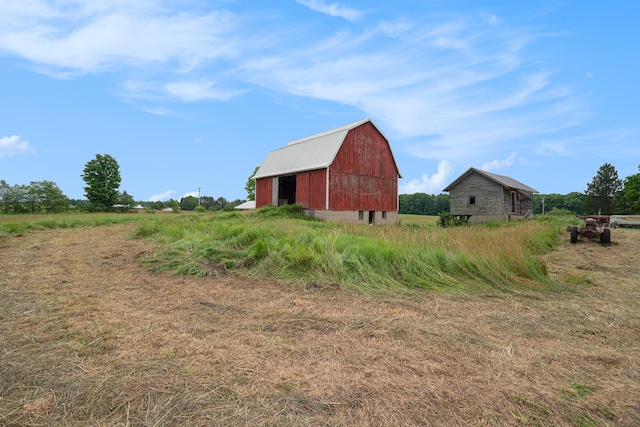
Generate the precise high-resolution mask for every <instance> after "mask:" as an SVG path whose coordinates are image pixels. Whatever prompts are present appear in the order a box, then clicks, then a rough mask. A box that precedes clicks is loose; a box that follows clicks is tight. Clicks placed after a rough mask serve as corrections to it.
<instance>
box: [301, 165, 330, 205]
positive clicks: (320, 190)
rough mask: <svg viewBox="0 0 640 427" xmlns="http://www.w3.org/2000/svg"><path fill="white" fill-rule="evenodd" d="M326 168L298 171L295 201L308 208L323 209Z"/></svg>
mask: <svg viewBox="0 0 640 427" xmlns="http://www.w3.org/2000/svg"><path fill="white" fill-rule="evenodd" d="M326 176H327V171H326V169H318V170H314V171H308V172H300V173H298V176H297V179H296V203H297V204H298V205H300V206H303V207H305V208H309V209H324V208H325V201H326V187H327V181H326Z"/></svg>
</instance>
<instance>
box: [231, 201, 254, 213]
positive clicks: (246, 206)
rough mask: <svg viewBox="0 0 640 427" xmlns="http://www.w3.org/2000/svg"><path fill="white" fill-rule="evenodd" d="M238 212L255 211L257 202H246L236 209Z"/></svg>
mask: <svg viewBox="0 0 640 427" xmlns="http://www.w3.org/2000/svg"><path fill="white" fill-rule="evenodd" d="M235 208H236V209H237V210H239V211H248V210H253V209H255V208H256V201H255V200H249V201H247V202H244V203H242V204H239V205H238V206H236V207H235Z"/></svg>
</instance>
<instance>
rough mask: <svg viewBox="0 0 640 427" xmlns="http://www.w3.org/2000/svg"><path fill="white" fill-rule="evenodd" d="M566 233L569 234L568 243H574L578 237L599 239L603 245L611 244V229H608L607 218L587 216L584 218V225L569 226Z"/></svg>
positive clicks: (604, 216) (605, 216) (603, 216)
mask: <svg viewBox="0 0 640 427" xmlns="http://www.w3.org/2000/svg"><path fill="white" fill-rule="evenodd" d="M567 231H568V232H569V233H571V238H570V240H569V241H570V242H571V243H576V242H577V241H578V237H583V238H587V239H589V240H591V239H600V242H601V243H602V244H603V245H610V244H611V229H610V228H609V216H607V215H588V216H585V217H584V225H578V226H575V225H570V226H568V227H567Z"/></svg>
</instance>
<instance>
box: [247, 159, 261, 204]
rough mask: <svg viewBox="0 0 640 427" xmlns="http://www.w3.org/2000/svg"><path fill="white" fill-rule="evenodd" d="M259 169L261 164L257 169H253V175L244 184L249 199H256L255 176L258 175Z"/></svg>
mask: <svg viewBox="0 0 640 427" xmlns="http://www.w3.org/2000/svg"><path fill="white" fill-rule="evenodd" d="M258 169H260V166H256V167H255V169H254V170H253V173H252V174H251V176H250V177H249V179H248V180H247V183H246V184H245V186H244V189H245V190H246V192H247V200H255V199H256V180H255V179H253V177H254V176H256V172H258Z"/></svg>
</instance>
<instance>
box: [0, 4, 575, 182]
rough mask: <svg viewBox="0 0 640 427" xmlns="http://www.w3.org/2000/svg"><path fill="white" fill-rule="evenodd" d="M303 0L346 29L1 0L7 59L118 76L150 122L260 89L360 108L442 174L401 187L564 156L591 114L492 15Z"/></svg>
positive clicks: (68, 73) (45, 68)
mask: <svg viewBox="0 0 640 427" xmlns="http://www.w3.org/2000/svg"><path fill="white" fill-rule="evenodd" d="M295 1H296V2H297V3H298V4H300V5H303V6H304V7H307V8H309V9H311V10H314V11H317V12H319V13H323V14H326V15H329V16H334V17H340V18H344V19H346V20H349V21H350V22H348V23H345V22H344V21H338V20H336V23H337V25H340V23H343V25H344V26H343V27H342V28H337V29H335V30H334V31H332V32H328V33H325V32H322V33H318V32H316V30H317V28H316V29H313V28H307V27H306V26H304V25H301V24H300V23H299V22H296V21H295V18H290V17H285V18H284V20H285V21H284V22H290V23H291V25H292V26H295V32H296V35H297V37H291V31H292V30H290V28H286V29H285V28H284V26H282V25H274V26H272V27H270V28H269V32H268V36H265V33H266V32H265V31H262V30H261V29H260V27H259V26H256V25H246V24H247V22H253V21H251V20H252V19H253V20H254V21H255V22H258V21H260V22H263V21H264V22H271V23H273V22H276V21H275V20H277V19H280V18H273V16H275V14H271V13H264V14H262V13H261V12H252V13H253V15H251V16H249V14H246V15H245V14H243V13H244V12H242V13H241V12H238V13H233V12H230V11H228V10H222V9H217V8H215V7H211V6H203V4H202V3H199V2H196V3H198V6H194V4H195V3H191V2H188V3H189V6H184V2H173V1H171V0H139V1H135V2H131V1H126V0H109V1H104V2H95V1H90V0H72V1H69V0H65V1H62V0H60V1H53V2H52V1H45V0H28V1H23V2H4V3H2V4H1V5H0V54H1V55H3V56H7V55H8V56H12V57H14V58H20V59H21V60H22V61H24V62H25V63H26V64H28V65H30V66H32V67H34V68H35V67H37V68H38V70H39V71H41V72H44V73H47V74H49V75H52V76H56V77H73V76H76V75H83V74H90V73H105V72H108V73H113V74H116V73H117V75H118V77H119V78H120V79H119V81H121V82H124V83H120V88H121V89H120V91H119V92H118V94H119V95H120V96H122V97H123V98H139V99H144V100H150V101H153V103H154V104H157V106H155V107H153V108H149V107H145V111H148V112H150V113H152V114H167V113H168V112H170V111H172V108H167V107H166V106H165V105H164V104H167V103H172V102H181V103H182V102H203V101H216V102H220V101H225V100H228V99H230V98H233V97H237V96H241V95H242V94H244V93H246V92H247V91H248V90H250V89H251V87H252V86H253V87H255V86H260V87H263V88H266V89H268V90H270V91H278V92H284V93H288V94H293V95H296V96H301V97H308V98H313V99H320V100H327V101H332V102H335V103H339V104H342V105H348V106H353V107H355V108H357V109H359V110H361V111H363V112H364V113H365V115H367V116H370V117H374V118H375V120H376V122H377V123H380V124H381V125H383V127H384V128H385V130H386V133H388V134H392V135H393V136H394V137H397V138H400V139H402V140H404V141H410V142H404V143H403V147H402V148H403V150H404V153H407V154H408V155H410V156H413V157H416V158H424V159H429V160H434V161H436V162H439V164H440V166H439V169H438V172H436V173H435V174H424V175H423V176H422V177H421V178H415V179H413V180H410V181H408V183H407V184H405V188H409V187H408V186H409V185H412V186H416V188H418V187H419V188H428V187H429V186H430V185H431V183H432V182H437V181H436V180H440V181H442V182H444V180H443V178H441V176H443V175H445V174H446V173H453V169H454V168H455V167H458V168H459V166H458V165H464V167H466V166H468V165H471V164H481V163H486V164H487V165H489V166H490V167H494V168H496V167H498V166H504V167H507V166H508V164H507V163H500V161H499V160H493V161H492V160H491V159H500V158H503V157H505V156H507V155H508V153H510V152H515V151H516V147H518V146H522V145H523V144H524V143H526V145H527V147H528V149H529V150H530V151H531V152H532V153H534V154H536V147H539V148H538V152H545V153H546V154H549V155H564V154H565V153H566V151H565V150H562V149H560V148H558V149H556V150H553V148H554V147H552V146H550V145H544V142H541V141H545V140H549V139H552V138H553V135H554V134H555V133H557V132H558V131H560V130H563V129H566V128H568V127H571V126H575V125H576V124H578V123H580V121H581V120H584V118H585V117H586V116H585V111H584V110H585V108H584V107H585V103H584V100H582V99H580V98H578V97H577V96H576V95H575V94H574V91H573V90H572V88H571V87H569V86H564V85H560V84H558V82H557V81H555V78H556V76H555V74H554V72H553V71H555V70H551V69H550V68H547V67H546V66H545V62H544V61H539V60H538V58H537V57H536V53H535V51H534V46H535V44H534V42H536V41H537V40H538V39H539V38H540V37H542V36H544V37H548V36H549V35H548V34H544V35H541V34H539V33H537V32H536V31H534V30H529V29H527V28H523V27H520V26H515V25H510V24H509V22H508V20H506V19H503V18H501V17H498V16H496V15H494V14H492V13H491V12H490V11H481V12H478V13H475V14H466V15H464V14H458V15H455V14H450V15H428V14H427V13H426V12H423V13H424V15H421V16H419V17H415V18H412V17H407V16H404V17H402V18H400V19H398V20H397V21H396V20H393V19H392V18H390V16H391V15H389V14H386V15H384V16H385V17H384V20H378V21H376V20H375V15H374V14H373V13H365V12H364V11H362V10H358V9H354V8H350V7H347V6H345V5H343V4H341V3H337V2H325V1H321V0H295ZM227 4H229V5H232V4H233V2H230V3H227ZM216 7H217V6H216ZM273 7H275V6H273ZM282 10H285V9H282ZM282 14H285V15H286V12H282ZM270 19H274V21H269V20H270ZM412 19H413V20H412ZM288 20H290V21H288ZM277 23H278V24H281V23H282V21H277ZM360 23H362V25H360ZM274 28H276V30H273V29H274ZM14 144H15V143H14ZM518 152H520V153H521V156H522V157H524V156H526V154H524V153H522V150H520V149H518ZM443 160H444V161H446V162H445V163H443V162H442V161H443ZM494 161H495V162H497V163H495V164H494V163H493V162H494ZM502 162H505V161H504V160H503V161H502ZM452 165H453V166H452ZM448 178H449V177H446V179H448ZM437 186H438V187H439V186H440V184H439V183H438V184H437V185H435V184H434V185H433V187H432V190H433V189H436V187H437ZM438 191H439V190H438Z"/></svg>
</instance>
